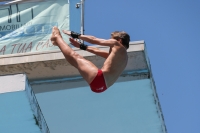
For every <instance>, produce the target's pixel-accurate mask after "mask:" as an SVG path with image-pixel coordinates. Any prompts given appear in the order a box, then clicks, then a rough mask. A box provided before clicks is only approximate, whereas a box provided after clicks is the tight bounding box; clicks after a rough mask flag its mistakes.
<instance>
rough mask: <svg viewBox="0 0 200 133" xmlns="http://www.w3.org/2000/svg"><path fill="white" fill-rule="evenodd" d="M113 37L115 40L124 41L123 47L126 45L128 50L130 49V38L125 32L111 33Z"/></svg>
mask: <svg viewBox="0 0 200 133" xmlns="http://www.w3.org/2000/svg"><path fill="white" fill-rule="evenodd" d="M111 37H112V38H113V39H116V40H119V39H121V40H122V45H124V46H125V47H126V48H127V49H128V48H129V42H130V36H129V34H128V33H126V32H124V31H114V32H112V33H111Z"/></svg>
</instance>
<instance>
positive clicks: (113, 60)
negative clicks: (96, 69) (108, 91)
mask: <svg viewBox="0 0 200 133" xmlns="http://www.w3.org/2000/svg"><path fill="white" fill-rule="evenodd" d="M127 61H128V56H127V51H126V48H125V47H124V46H123V45H122V44H121V43H119V42H117V44H116V45H114V46H113V47H111V48H110V55H109V56H108V58H107V59H106V60H105V62H104V65H103V67H102V68H101V70H102V72H103V75H104V78H105V81H106V85H107V87H110V86H111V85H112V84H113V83H114V82H115V81H116V80H117V79H118V77H119V75H120V74H121V73H122V71H123V70H124V69H125V67H126V65H127Z"/></svg>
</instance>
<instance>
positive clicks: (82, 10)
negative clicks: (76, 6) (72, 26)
mask: <svg viewBox="0 0 200 133" xmlns="http://www.w3.org/2000/svg"><path fill="white" fill-rule="evenodd" d="M84 1H85V0H81V34H84V30H85V29H84Z"/></svg>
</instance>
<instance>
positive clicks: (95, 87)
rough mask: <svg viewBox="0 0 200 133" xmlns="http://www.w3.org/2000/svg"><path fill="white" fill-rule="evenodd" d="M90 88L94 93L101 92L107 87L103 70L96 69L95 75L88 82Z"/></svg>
mask: <svg viewBox="0 0 200 133" xmlns="http://www.w3.org/2000/svg"><path fill="white" fill-rule="evenodd" d="M90 88H91V90H92V91H93V92H96V93H101V92H103V91H105V90H106V89H107V87H106V83H105V79H104V76H103V72H102V71H101V70H98V73H97V75H96V77H95V78H94V79H93V81H92V82H91V83H90Z"/></svg>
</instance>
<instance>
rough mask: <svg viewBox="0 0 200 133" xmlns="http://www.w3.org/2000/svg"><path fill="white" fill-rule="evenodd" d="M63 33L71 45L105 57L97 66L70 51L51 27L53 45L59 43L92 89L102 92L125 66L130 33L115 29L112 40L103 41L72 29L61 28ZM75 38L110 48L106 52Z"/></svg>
mask: <svg viewBox="0 0 200 133" xmlns="http://www.w3.org/2000/svg"><path fill="white" fill-rule="evenodd" d="M63 33H65V34H67V35H68V36H70V38H69V41H70V42H71V44H72V45H73V46H75V47H77V48H80V49H82V50H86V51H88V52H91V53H93V54H96V55H98V56H101V57H103V58H105V59H106V60H105V62H104V64H103V67H102V68H101V69H98V68H97V67H96V66H95V65H94V64H93V63H92V62H90V61H88V60H86V59H85V58H84V57H82V56H81V55H79V54H77V53H76V52H75V51H74V50H72V49H71V48H70V47H69V46H68V45H67V43H66V42H65V41H64V40H63V39H62V36H61V34H60V31H59V29H58V28H57V27H53V30H52V36H51V41H52V43H53V45H56V46H58V47H59V48H60V50H61V51H62V53H63V55H64V56H65V58H66V60H67V61H68V62H69V63H70V64H71V65H72V66H74V67H75V68H77V69H78V71H79V72H80V74H81V76H82V77H83V78H84V79H85V80H86V81H87V83H88V84H89V85H90V88H91V90H92V91H93V92H96V93H101V92H103V91H105V90H106V89H107V88H109V87H110V86H111V85H113V84H114V82H115V81H116V80H117V79H118V77H119V76H120V74H121V73H122V71H123V70H124V69H125V67H126V65H127V61H128V56H127V49H128V48H129V41H130V36H129V35H128V34H127V33H126V32H124V31H115V32H113V33H111V39H108V40H106V39H100V38H97V37H94V36H90V35H82V34H79V33H76V32H73V31H65V30H63ZM75 39H81V40H83V41H86V42H88V43H91V44H97V45H101V46H108V47H110V50H109V52H106V51H103V50H100V49H98V48H96V47H92V46H87V45H85V44H83V43H79V42H78V41H76V40H75Z"/></svg>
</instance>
